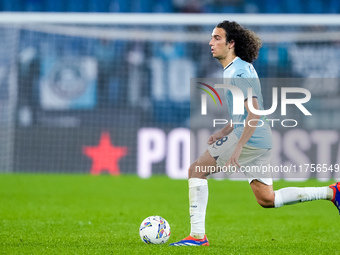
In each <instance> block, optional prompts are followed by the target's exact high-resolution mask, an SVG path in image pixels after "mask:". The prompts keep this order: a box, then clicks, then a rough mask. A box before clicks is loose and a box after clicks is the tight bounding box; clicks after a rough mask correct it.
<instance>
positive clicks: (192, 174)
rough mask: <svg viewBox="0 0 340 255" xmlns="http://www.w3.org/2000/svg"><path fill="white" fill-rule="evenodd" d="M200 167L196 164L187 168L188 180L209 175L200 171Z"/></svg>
mask: <svg viewBox="0 0 340 255" xmlns="http://www.w3.org/2000/svg"><path fill="white" fill-rule="evenodd" d="M202 169H203V168H202V167H200V166H198V165H197V164H195V163H194V164H192V165H191V166H190V167H189V171H188V177H189V179H190V178H205V177H207V176H208V175H209V173H207V172H205V171H202Z"/></svg>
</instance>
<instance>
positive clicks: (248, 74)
mask: <svg viewBox="0 0 340 255" xmlns="http://www.w3.org/2000/svg"><path fill="white" fill-rule="evenodd" d="M223 78H225V81H226V82H227V83H228V84H231V85H234V86H237V87H238V88H240V89H241V90H242V92H243V95H244V99H245V100H246V99H247V98H248V88H252V95H253V97H256V98H257V101H258V104H259V110H263V98H262V93H261V84H260V81H259V77H258V75H257V73H256V71H255V69H254V67H253V65H252V64H250V63H248V62H246V61H243V60H242V59H240V58H239V57H236V58H235V59H234V60H233V61H232V62H231V63H230V64H229V65H228V66H226V67H225V68H224V70H223ZM225 99H226V103H227V105H228V108H229V113H230V116H231V118H232V121H233V123H244V121H245V120H246V118H247V116H248V112H247V110H246V109H245V108H244V114H243V115H236V114H233V96H232V93H231V92H230V90H228V89H225ZM262 124H263V125H262ZM257 125H258V127H257V128H256V129H255V132H254V134H253V135H252V137H251V138H250V139H249V140H248V142H247V144H248V145H250V146H253V147H257V148H264V149H266V148H272V133H271V128H270V125H269V122H268V121H267V120H266V118H265V116H262V117H261V121H259V122H258V124H257ZM261 125H262V126H261ZM243 129H244V125H243V124H234V131H233V132H234V133H235V135H236V136H237V137H238V138H240V137H241V135H242V132H243Z"/></svg>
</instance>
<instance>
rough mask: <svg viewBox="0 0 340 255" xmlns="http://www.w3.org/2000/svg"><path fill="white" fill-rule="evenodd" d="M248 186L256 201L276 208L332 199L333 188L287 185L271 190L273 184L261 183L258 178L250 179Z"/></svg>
mask: <svg viewBox="0 0 340 255" xmlns="http://www.w3.org/2000/svg"><path fill="white" fill-rule="evenodd" d="M250 186H251V188H252V190H253V192H254V195H255V197H256V200H257V202H258V203H259V204H260V205H261V206H262V207H265V208H272V207H276V208H277V207H281V206H284V205H292V204H296V203H300V202H307V201H313V200H319V199H325V200H332V198H333V190H332V189H331V188H330V187H305V188H295V187H288V188H283V189H279V190H276V191H273V186H271V185H266V184H263V183H261V182H259V181H258V180H254V181H252V182H251V184H250Z"/></svg>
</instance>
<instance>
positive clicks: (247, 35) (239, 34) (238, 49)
mask: <svg viewBox="0 0 340 255" xmlns="http://www.w3.org/2000/svg"><path fill="white" fill-rule="evenodd" d="M216 27H218V28H223V29H224V30H225V32H226V39H227V43H228V42H231V41H234V42H235V54H236V56H238V57H239V58H241V59H242V60H244V61H247V62H249V63H252V62H253V61H254V60H255V59H256V58H257V57H258V55H259V50H260V48H261V46H262V41H261V39H260V38H259V37H258V36H257V34H255V33H254V32H253V31H251V30H249V29H246V28H244V27H242V26H241V25H240V24H238V23H237V22H235V21H228V20H225V21H223V22H221V23H219V24H218V25H217V26H216Z"/></svg>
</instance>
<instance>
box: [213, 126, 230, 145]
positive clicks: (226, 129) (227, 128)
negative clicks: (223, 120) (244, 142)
mask: <svg viewBox="0 0 340 255" xmlns="http://www.w3.org/2000/svg"><path fill="white" fill-rule="evenodd" d="M233 129H234V128H233V127H232V126H231V125H226V126H224V127H223V128H222V129H221V130H219V131H217V132H216V133H214V134H212V135H211V136H210V137H209V140H208V144H209V145H211V144H213V143H214V142H216V141H217V140H219V139H221V138H223V137H225V136H227V135H229V134H230V133H231V131H233Z"/></svg>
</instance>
